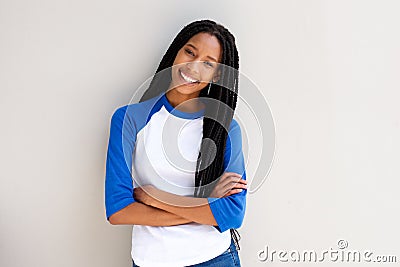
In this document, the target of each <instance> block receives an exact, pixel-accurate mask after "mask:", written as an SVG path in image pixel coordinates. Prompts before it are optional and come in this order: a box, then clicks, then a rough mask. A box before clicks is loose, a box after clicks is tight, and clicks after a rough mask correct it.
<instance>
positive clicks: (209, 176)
mask: <svg viewBox="0 0 400 267" xmlns="http://www.w3.org/2000/svg"><path fill="white" fill-rule="evenodd" d="M200 32H205V33H209V34H211V35H214V36H215V37H216V38H217V39H218V40H219V42H220V44H221V46H222V59H221V62H220V63H221V64H222V67H223V66H224V65H226V66H229V67H230V68H229V67H225V68H224V73H223V75H222V76H221V79H223V80H222V81H220V82H219V83H218V84H211V89H210V94H207V90H208V86H206V87H205V88H203V89H202V90H201V91H200V94H199V97H208V98H212V99H215V100H217V102H218V103H221V105H217V106H216V107H210V106H208V105H207V104H206V109H205V114H204V118H203V139H202V142H201V147H200V153H199V157H198V160H197V164H196V173H195V192H194V196H195V197H208V196H209V195H210V193H211V191H212V189H213V188H212V187H211V186H206V185H208V184H210V183H212V182H213V181H216V180H218V179H219V178H220V177H221V175H222V174H223V172H224V168H223V162H224V152H225V147H226V140H227V136H228V133H227V131H226V130H225V128H224V127H223V125H225V126H227V127H228V129H229V125H230V123H231V121H232V118H233V113H234V111H235V109H236V102H237V94H238V70H239V56H238V51H237V48H236V44H235V37H234V36H233V35H232V34H231V33H230V32H229V31H228V30H227V29H226V28H225V27H224V26H222V25H220V24H217V23H216V22H214V21H211V20H199V21H194V22H192V23H190V24H188V25H186V26H185V27H184V28H183V29H182V30H181V31H180V32H179V33H178V34H177V36H176V37H175V39H174V40H173V41H172V43H171V44H170V46H169V48H168V50H167V52H166V53H165V55H164V56H163V58H162V60H161V62H160V64H159V66H158V68H157V71H156V74H155V75H154V77H153V80H152V81H151V83H150V85H149V88H148V89H147V90H146V92H145V93H144V94H143V96H142V98H141V99H140V101H139V102H142V101H145V100H148V99H150V98H153V97H156V96H158V95H159V94H161V93H163V92H165V91H166V90H167V89H168V87H169V85H170V82H171V79H172V78H171V71H170V69H171V68H170V67H172V65H173V62H174V60H175V57H176V55H177V53H178V51H179V50H180V49H181V48H182V47H183V46H184V45H185V44H186V43H187V42H188V41H189V39H190V38H191V37H192V36H194V35H195V34H197V33H200ZM167 69H169V71H165V70H167ZM225 69H226V71H225ZM163 70H164V71H163ZM234 70H236V71H234ZM220 84H221V85H220ZM222 85H224V86H222ZM225 86H226V87H225ZM214 105H215V104H214ZM224 105H226V106H227V107H228V108H224V107H223V106H224ZM212 118H216V120H214V119H212ZM205 138H209V139H211V140H213V142H214V146H215V148H214V146H213V145H212V144H211V143H210V142H205V140H204V139H205ZM215 149H216V151H214V152H215V153H210V151H212V150H215ZM212 155H215V158H212ZM206 166H207V167H206ZM230 232H231V236H232V239H233V240H234V243H235V246H236V248H237V249H240V247H239V239H240V235H239V233H238V231H237V230H236V229H234V228H232V229H230ZM237 236H239V238H238V237H237Z"/></svg>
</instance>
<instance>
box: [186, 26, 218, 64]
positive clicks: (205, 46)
mask: <svg viewBox="0 0 400 267" xmlns="http://www.w3.org/2000/svg"><path fill="white" fill-rule="evenodd" d="M188 44H192V45H194V46H195V47H196V49H197V50H198V52H199V53H203V54H204V55H205V56H211V57H214V58H216V59H218V61H220V58H221V57H222V47H221V44H220V43H219V40H218V38H217V37H215V36H214V35H211V34H209V33H204V32H200V33H197V34H195V35H193V36H192V38H190V39H189V41H188V42H187V43H186V45H188Z"/></svg>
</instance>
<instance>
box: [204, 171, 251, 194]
mask: <svg viewBox="0 0 400 267" xmlns="http://www.w3.org/2000/svg"><path fill="white" fill-rule="evenodd" d="M246 189H247V181H246V180H244V179H242V176H241V175H239V174H237V173H234V172H224V173H223V174H222V175H221V178H220V179H219V181H218V183H217V185H216V186H215V187H214V189H213V191H212V192H211V194H210V197H215V198H220V197H227V196H230V195H233V194H237V193H240V192H242V191H243V190H246Z"/></svg>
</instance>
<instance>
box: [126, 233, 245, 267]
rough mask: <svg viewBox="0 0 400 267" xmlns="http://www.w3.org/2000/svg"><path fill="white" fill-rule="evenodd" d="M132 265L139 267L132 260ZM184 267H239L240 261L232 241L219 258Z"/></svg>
mask: <svg viewBox="0 0 400 267" xmlns="http://www.w3.org/2000/svg"><path fill="white" fill-rule="evenodd" d="M132 263H133V267H140V266H139V265H136V264H135V262H134V261H133V260H132ZM185 267H240V259H239V254H238V252H237V250H236V247H235V243H233V239H232V240H231V245H230V246H229V248H228V249H227V250H225V252H223V253H222V254H220V255H219V256H217V257H215V258H213V259H211V260H208V261H205V262H202V263H198V264H195V265H190V266H185Z"/></svg>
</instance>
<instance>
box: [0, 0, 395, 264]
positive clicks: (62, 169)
mask: <svg viewBox="0 0 400 267" xmlns="http://www.w3.org/2000/svg"><path fill="white" fill-rule="evenodd" d="M399 7H400V4H399V2H398V1H366V0H363V1H361V0H359V1H349V0H347V1H344V0H340V1H294V0H293V1H262V0H259V1H178V0H173V1H168V2H167V1H153V3H151V2H146V1H126V0H125V1H89V0H81V1H50V0H48V1H45V0H41V1H0V33H1V37H0V38H1V39H0V90H1V91H0V92H1V95H0V96H1V97H0V118H1V123H2V124H1V138H0V147H1V150H0V162H1V172H0V173H1V174H0V181H1V186H0V214H1V216H0V266H5V267H16V266H26V265H29V266H42V267H47V266H76V267H78V266H82V267H86V266H96V267H101V266H131V262H130V238H131V237H130V233H131V227H130V226H112V225H110V224H108V223H107V222H106V220H105V215H104V205H103V203H104V197H103V194H104V193H103V192H104V173H105V166H104V163H105V153H106V148H107V147H106V145H107V141H108V140H107V138H108V131H109V128H108V127H109V121H110V117H111V115H112V112H113V111H114V110H115V108H116V107H118V106H120V105H124V104H126V103H128V102H129V100H130V98H131V96H132V95H133V93H134V89H135V88H137V87H138V86H139V85H140V84H141V83H142V82H144V81H145V79H147V78H148V77H149V76H151V75H152V74H154V71H155V70H156V67H157V66H158V63H159V61H160V59H161V57H162V55H163V54H164V52H165V50H166V49H167V47H168V46H169V44H170V42H171V41H172V39H173V37H175V35H176V34H177V33H178V31H179V30H180V29H181V28H182V27H183V25H185V24H187V23H189V22H190V21H192V20H195V19H199V18H211V19H214V20H216V21H218V22H221V23H222V24H224V25H225V26H227V27H228V28H229V29H230V30H231V31H232V32H233V33H234V35H235V36H236V38H237V44H238V47H239V53H240V63H241V70H242V71H243V72H244V73H245V74H246V75H247V76H248V77H250V78H251V79H252V80H253V81H254V82H255V83H256V84H257V85H258V86H259V88H260V90H261V91H262V92H263V94H264V95H265V97H266V98H267V100H268V103H269V104H270V108H271V110H272V112H273V114H274V119H275V123H276V138H277V143H276V155H275V161H274V165H273V168H272V170H271V173H270V175H269V177H268V179H267V180H266V182H265V183H264V184H263V186H262V187H261V189H260V190H258V191H257V192H256V193H254V194H249V198H248V208H247V213H246V218H245V222H244V224H243V227H242V228H241V229H240V230H239V231H240V233H241V235H242V240H241V243H240V244H241V247H242V249H241V250H240V255H241V260H242V266H245V267H248V266H282V265H285V266H299V264H298V263H297V264H295V263H290V262H289V263H286V264H283V263H282V264H279V263H278V262H273V263H267V262H260V261H259V260H258V259H257V253H258V251H259V250H261V249H263V248H264V246H265V245H268V246H269V247H270V248H271V249H276V250H280V249H282V250H294V249H296V250H303V249H314V250H316V251H322V250H325V249H329V247H336V242H337V240H338V239H345V240H347V241H348V242H349V248H351V249H358V250H364V249H369V250H371V251H373V252H375V253H376V254H382V255H396V253H397V257H398V261H400V251H399V246H398V240H399V238H400V231H399V230H398V227H397V226H398V225H399V223H400V220H399V218H400V217H399V216H398V214H397V213H398V212H397V210H398V208H399V196H398V195H397V194H396V193H397V191H398V188H399V185H400V182H399V177H400V175H399V174H400V171H399V169H398V167H397V164H396V163H398V162H399V159H400V157H399V156H400V140H399V138H398V137H399V136H400V117H399V115H400V108H399V106H398V103H397V102H398V99H399V98H400V93H399V88H400V82H399V79H398V73H399V71H400V63H399V62H400V53H399V51H400V50H399V47H400V36H399V34H398V26H399V25H400V18H399V17H398V16H397V15H398V10H399ZM396 74H397V75H396ZM240 90H245V88H241V89H240ZM246 130H247V131H248V132H247V134H248V135H249V136H251V134H252V129H246ZM252 172H254V170H253V169H249V170H248V175H249V177H251V174H252ZM337 264H338V263H329V262H324V263H323V264H321V266H322V265H323V266H337ZM353 265H354V266H356V264H353ZM353 265H352V264H347V265H346V264H344V263H342V264H341V265H340V266H353ZM357 266H358V265H357ZM369 266H373V264H369ZM379 266H380V265H379Z"/></svg>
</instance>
